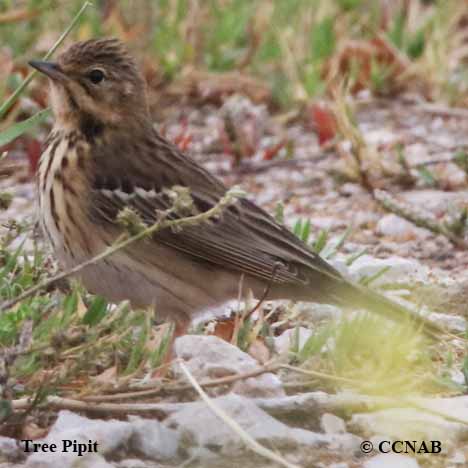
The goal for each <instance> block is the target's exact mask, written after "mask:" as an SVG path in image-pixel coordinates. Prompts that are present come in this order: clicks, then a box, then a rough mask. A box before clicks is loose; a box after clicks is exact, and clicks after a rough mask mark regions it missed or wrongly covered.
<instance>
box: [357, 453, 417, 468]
mask: <svg viewBox="0 0 468 468" xmlns="http://www.w3.org/2000/svg"><path fill="white" fill-rule="evenodd" d="M363 467H364V468H397V467H398V468H419V463H418V462H417V461H416V460H415V459H414V458H411V457H408V456H406V455H400V454H397V453H382V454H380V455H377V456H375V457H372V458H370V459H369V460H367V461H366V462H365V463H364V465H363Z"/></svg>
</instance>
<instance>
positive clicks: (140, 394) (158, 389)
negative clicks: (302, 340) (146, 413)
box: [80, 364, 281, 403]
mask: <svg viewBox="0 0 468 468" xmlns="http://www.w3.org/2000/svg"><path fill="white" fill-rule="evenodd" d="M280 368H281V365H279V364H277V365H267V366H263V367H260V368H259V369H255V370H252V371H250V372H244V373H243V374H234V375H228V376H226V377H221V378H219V379H210V380H206V381H204V382H200V383H199V385H200V386H201V387H203V388H209V387H219V386H222V385H229V384H232V383H234V382H238V381H239V380H245V379H250V378H251V377H257V376H258V375H262V374H265V373H267V372H276V371H277V370H278V369H280ZM155 384H156V386H155V387H154V388H149V389H145V390H136V391H133V392H122V393H113V394H110V395H93V396H86V397H83V398H80V400H82V401H88V402H94V403H100V402H105V401H115V400H130V399H134V398H148V397H152V396H156V395H159V394H161V393H167V394H171V395H173V394H174V393H183V392H186V391H187V390H191V389H192V388H193V387H192V385H189V384H176V385H163V384H162V382H161V380H158V381H157V382H155Z"/></svg>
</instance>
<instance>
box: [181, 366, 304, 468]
mask: <svg viewBox="0 0 468 468" xmlns="http://www.w3.org/2000/svg"><path fill="white" fill-rule="evenodd" d="M179 366H180V368H181V369H182V372H183V373H184V374H185V376H186V377H187V380H188V381H189V382H190V383H191V384H192V386H193V388H194V389H195V390H196V391H197V392H198V394H199V395H200V397H201V398H202V400H203V401H204V402H205V403H206V404H207V406H208V407H209V408H210V410H211V411H213V413H215V414H216V416H218V417H219V418H220V419H221V420H222V421H223V422H224V423H225V424H226V425H227V426H229V428H230V429H232V430H233V431H234V432H235V433H236V434H237V435H238V436H239V437H240V438H241V439H242V441H243V442H244V443H245V444H246V445H247V447H249V448H250V449H251V450H253V451H254V452H255V453H257V454H258V455H261V456H262V457H265V458H267V459H268V460H271V461H273V462H275V463H279V464H280V465H281V466H285V467H286V468H299V467H298V466H297V465H293V464H292V463H289V462H288V461H287V460H285V459H284V458H283V457H281V456H280V455H278V454H276V453H275V452H273V451H271V450H269V449H267V448H266V447H263V445H260V444H259V443H258V442H257V441H256V440H255V439H253V438H252V437H251V436H250V434H248V433H247V432H246V431H245V430H244V429H243V428H242V427H241V426H240V425H239V424H238V423H237V422H236V421H235V420H234V419H232V418H231V417H230V416H229V415H228V414H226V413H225V412H224V411H223V410H222V409H221V408H219V407H218V406H217V405H216V404H215V403H214V402H213V401H212V400H211V398H210V397H209V396H208V395H207V394H206V393H205V392H204V391H203V389H202V388H201V387H200V385H199V384H198V382H197V381H196V380H195V378H194V377H193V375H192V374H191V373H190V371H189V370H188V368H187V367H186V366H185V364H184V363H183V362H179Z"/></svg>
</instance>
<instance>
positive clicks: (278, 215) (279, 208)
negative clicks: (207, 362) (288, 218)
mask: <svg viewBox="0 0 468 468" xmlns="http://www.w3.org/2000/svg"><path fill="white" fill-rule="evenodd" d="M275 220H276V222H277V223H279V224H284V205H283V203H281V202H278V203H277V204H276V208H275Z"/></svg>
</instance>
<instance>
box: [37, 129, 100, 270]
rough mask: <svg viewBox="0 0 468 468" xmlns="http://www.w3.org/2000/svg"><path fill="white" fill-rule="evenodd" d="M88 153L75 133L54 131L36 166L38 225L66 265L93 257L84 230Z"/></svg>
mask: <svg viewBox="0 0 468 468" xmlns="http://www.w3.org/2000/svg"><path fill="white" fill-rule="evenodd" d="M88 152H89V147H88V144H87V143H86V142H85V141H83V140H82V139H80V138H79V136H78V134H77V133H75V132H63V131H57V130H55V131H53V132H52V133H51V135H50V137H49V139H48V145H47V147H46V149H45V151H44V152H43V153H42V156H41V159H40V164H39V174H38V175H39V177H38V179H39V180H38V183H39V212H40V217H41V224H42V227H43V230H44V232H45V234H46V236H47V238H48V239H49V241H50V242H51V244H52V246H53V248H54V251H55V252H56V254H57V256H58V257H59V260H61V261H64V262H65V263H66V264H70V263H76V261H78V258H83V257H86V256H89V255H91V254H92V252H91V250H92V245H91V240H92V239H91V237H90V235H89V229H87V203H88V199H89V197H88V196H87V194H88V193H89V189H88V186H87V177H86V172H85V171H86V164H87V161H86V155H87V153H88ZM74 259H76V260H75V261H73V260H74Z"/></svg>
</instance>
